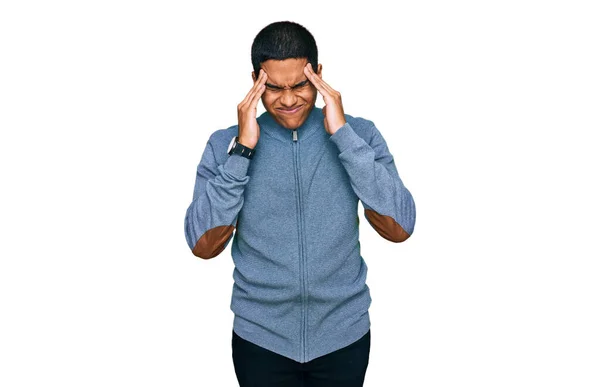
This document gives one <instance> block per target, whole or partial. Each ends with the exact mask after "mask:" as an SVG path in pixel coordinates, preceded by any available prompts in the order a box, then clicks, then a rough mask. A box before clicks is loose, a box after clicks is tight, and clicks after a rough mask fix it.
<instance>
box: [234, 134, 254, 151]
mask: <svg viewBox="0 0 600 387" xmlns="http://www.w3.org/2000/svg"><path fill="white" fill-rule="evenodd" d="M237 142H238V143H240V144H242V145H243V146H245V147H248V148H250V149H254V148H255V147H256V143H257V141H252V140H249V139H247V138H244V137H238V139H237Z"/></svg>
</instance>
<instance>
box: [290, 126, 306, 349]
mask: <svg viewBox="0 0 600 387" xmlns="http://www.w3.org/2000/svg"><path fill="white" fill-rule="evenodd" d="M292 139H293V143H292V146H293V147H294V149H295V151H296V152H295V153H294V154H293V157H294V164H295V165H294V178H295V180H296V186H297V187H298V196H297V200H296V208H297V210H298V218H299V220H298V226H299V228H300V229H299V234H298V240H299V243H300V261H299V263H300V270H299V272H300V276H301V277H300V278H301V279H302V285H301V288H300V290H301V295H300V296H301V297H300V299H301V308H302V324H301V328H302V332H301V338H300V339H301V343H302V345H301V347H302V352H301V355H300V358H301V361H304V359H305V353H306V342H305V335H304V331H305V329H306V327H305V320H306V315H305V313H304V293H305V289H304V286H305V284H304V262H303V256H304V246H303V245H302V209H301V204H302V203H301V199H300V194H301V192H300V176H299V171H298V160H297V155H298V142H297V140H298V134H297V132H296V130H295V129H294V130H293V131H292ZM294 144H295V146H294Z"/></svg>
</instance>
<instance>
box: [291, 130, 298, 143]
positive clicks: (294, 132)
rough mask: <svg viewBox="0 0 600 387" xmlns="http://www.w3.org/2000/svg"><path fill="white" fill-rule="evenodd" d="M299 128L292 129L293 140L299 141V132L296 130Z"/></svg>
mask: <svg viewBox="0 0 600 387" xmlns="http://www.w3.org/2000/svg"><path fill="white" fill-rule="evenodd" d="M296 130H297V129H294V130H292V140H293V141H298V132H296Z"/></svg>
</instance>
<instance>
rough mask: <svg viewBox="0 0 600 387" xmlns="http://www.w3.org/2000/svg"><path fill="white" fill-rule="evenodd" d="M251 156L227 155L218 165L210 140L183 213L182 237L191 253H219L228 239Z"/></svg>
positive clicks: (213, 255)
mask: <svg viewBox="0 0 600 387" xmlns="http://www.w3.org/2000/svg"><path fill="white" fill-rule="evenodd" d="M250 162H251V160H250V159H248V158H246V157H242V156H240V155H235V154H234V155H230V156H229V157H228V158H227V160H226V162H225V163H224V164H222V165H218V164H217V162H216V159H215V154H214V150H213V147H212V144H211V142H210V140H209V141H208V143H207V145H206V147H205V149H204V153H203V154H202V158H201V160H200V164H199V165H198V168H197V171H196V183H195V185H194V196H193V199H192V203H191V204H190V205H189V207H188V209H187V211H186V214H185V222H184V223H185V238H186V241H187V244H188V246H189V248H190V249H191V250H192V253H193V254H194V255H195V256H197V257H200V258H204V259H209V258H213V257H216V256H217V255H219V254H220V253H221V252H222V251H223V250H225V248H226V247H227V245H228V244H229V241H230V240H231V237H232V235H233V230H234V228H235V227H236V226H237V217H238V214H239V212H240V209H241V208H242V205H243V204H244V189H245V187H246V184H248V182H249V181H250V176H248V175H247V173H248V167H249V165H250Z"/></svg>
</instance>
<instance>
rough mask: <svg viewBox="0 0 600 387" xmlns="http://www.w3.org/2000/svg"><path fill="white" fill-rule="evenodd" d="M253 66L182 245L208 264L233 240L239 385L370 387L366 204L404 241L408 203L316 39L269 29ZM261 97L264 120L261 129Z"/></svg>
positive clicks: (198, 191)
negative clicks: (329, 78)
mask: <svg viewBox="0 0 600 387" xmlns="http://www.w3.org/2000/svg"><path fill="white" fill-rule="evenodd" d="M251 56H252V65H253V68H254V71H253V72H252V79H253V81H254V85H253V87H252V88H251V90H250V91H249V92H248V94H247V95H246V97H245V98H244V99H243V101H242V102H241V103H240V104H239V105H238V124H237V125H234V126H231V127H229V128H227V129H220V130H217V131H215V132H214V133H213V134H212V135H211V136H210V138H209V140H208V143H207V145H206V147H205V149H204V153H203V155H202V158H201V160H200V164H199V165H198V169H197V175H196V184H195V187H194V196H193V201H192V203H191V204H190V206H189V208H188V210H187V213H186V216H185V235H186V239H187V243H188V245H189V247H190V249H191V250H192V252H193V253H194V255H196V256H198V257H201V258H204V259H210V258H213V257H215V256H217V255H219V254H220V253H221V252H222V251H223V250H224V249H225V248H226V246H227V245H228V243H229V241H230V240H231V239H232V237H233V243H232V246H231V255H232V258H233V261H234V264H235V269H234V272H233V278H234V285H233V292H232V299H231V310H232V311H233V312H234V315H235V316H234V322H233V332H232V355H233V362H234V366H235V372H236V376H237V379H238V381H239V383H240V386H242V387H244V386H328V387H332V386H344V387H353V386H362V385H363V383H364V378H365V373H366V369H367V365H368V360H369V351H370V320H369V314H368V309H369V306H370V304H371V297H370V294H369V287H368V286H367V285H366V275H367V266H366V264H365V261H364V260H363V258H362V256H361V255H360V243H359V240H358V232H359V227H358V222H359V217H358V214H357V210H358V200H361V202H362V204H363V207H364V208H365V217H366V219H367V220H368V222H369V224H370V225H371V226H372V227H373V228H374V229H375V230H376V231H377V232H378V233H379V234H380V235H381V236H382V237H383V238H385V239H387V240H389V241H392V242H403V241H405V240H406V239H407V238H408V237H409V236H410V235H411V234H412V232H413V229H414V224H415V204H414V201H413V198H412V195H411V194H410V192H409V191H408V190H407V189H406V188H405V186H404V184H403V182H402V180H401V179H400V177H399V175H398V172H397V170H396V166H395V165H394V160H393V156H392V155H391V154H390V152H389V150H388V148H387V145H386V142H385V140H384V139H383V137H382V135H381V133H380V132H379V130H378V129H377V128H376V127H375V125H374V124H373V122H372V121H369V120H366V119H364V118H360V117H353V116H350V115H348V114H345V113H344V109H343V106H342V99H341V96H340V93H338V92H337V91H336V90H335V89H333V88H332V87H331V86H330V85H328V84H327V83H326V82H325V81H324V80H323V79H322V65H321V64H319V65H318V66H317V63H318V59H317V46H316V42H315V40H314V38H313V36H312V35H311V34H310V32H309V31H308V30H306V29H305V28H304V27H303V26H301V25H299V24H297V23H293V22H288V21H283V22H276V23H272V24H270V25H268V26H266V27H265V28H263V29H262V30H261V31H260V32H259V33H258V35H257V36H256V37H255V39H254V42H253V44H252V53H251ZM314 69H316V72H315V71H314ZM317 93H320V94H321V95H322V96H323V99H324V101H325V107H324V108H322V109H321V108H317V107H316V106H315V101H316V98H317ZM259 99H260V100H262V103H263V105H264V106H265V109H266V110H267V111H266V112H265V113H264V114H262V115H261V116H260V117H258V118H257V117H256V107H257V104H258V100H259ZM234 229H236V232H235V234H234V233H233V231H234Z"/></svg>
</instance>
